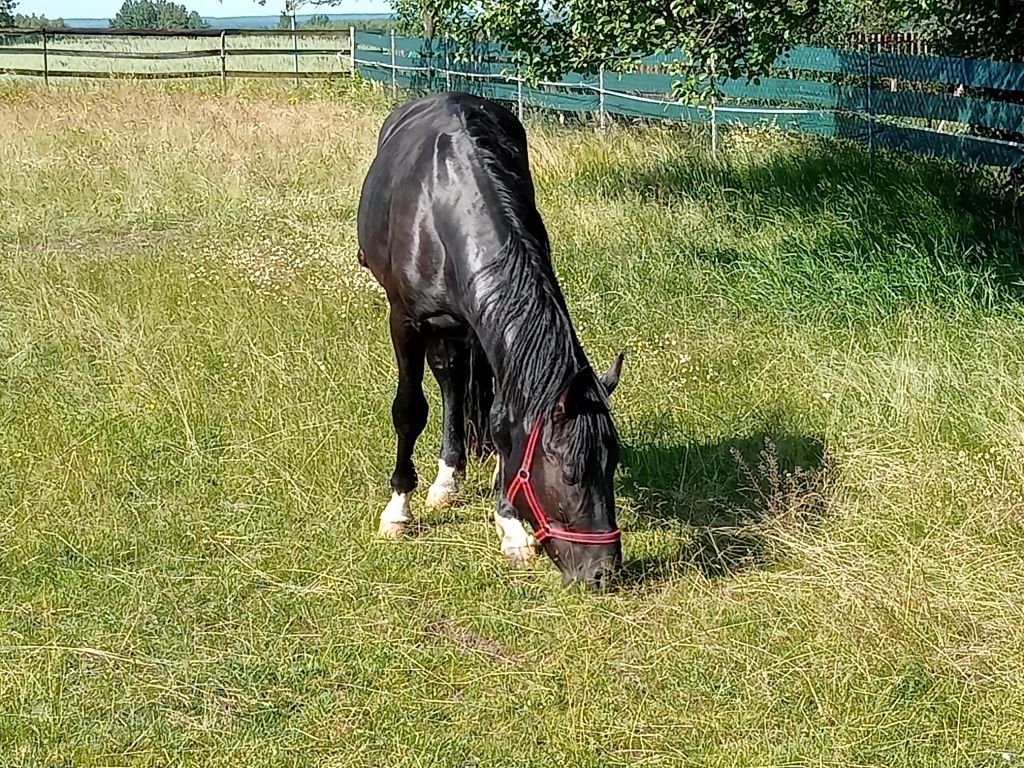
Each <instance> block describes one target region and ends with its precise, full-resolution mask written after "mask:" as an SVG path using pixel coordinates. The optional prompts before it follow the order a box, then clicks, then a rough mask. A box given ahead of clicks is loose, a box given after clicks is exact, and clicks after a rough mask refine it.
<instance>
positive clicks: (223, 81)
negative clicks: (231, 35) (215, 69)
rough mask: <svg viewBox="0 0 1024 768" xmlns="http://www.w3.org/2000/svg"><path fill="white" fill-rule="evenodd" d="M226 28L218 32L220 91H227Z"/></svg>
mask: <svg viewBox="0 0 1024 768" xmlns="http://www.w3.org/2000/svg"><path fill="white" fill-rule="evenodd" d="M227 36H228V33H227V30H224V31H222V32H221V33H220V92H221V93H227V91H228V44H227Z"/></svg>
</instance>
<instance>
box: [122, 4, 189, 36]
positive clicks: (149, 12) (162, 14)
mask: <svg viewBox="0 0 1024 768" xmlns="http://www.w3.org/2000/svg"><path fill="white" fill-rule="evenodd" d="M110 26H112V27H117V28H119V29H202V28H204V27H207V26H209V25H208V24H206V22H204V21H203V20H202V19H201V18H200V16H199V14H198V13H196V12H195V11H192V12H191V13H189V11H188V10H187V9H186V8H185V6H184V5H178V4H177V3H173V2H170V0H125V2H124V5H122V6H121V10H120V11H118V12H117V16H115V17H114V18H113V19H112V20H111V22H110Z"/></svg>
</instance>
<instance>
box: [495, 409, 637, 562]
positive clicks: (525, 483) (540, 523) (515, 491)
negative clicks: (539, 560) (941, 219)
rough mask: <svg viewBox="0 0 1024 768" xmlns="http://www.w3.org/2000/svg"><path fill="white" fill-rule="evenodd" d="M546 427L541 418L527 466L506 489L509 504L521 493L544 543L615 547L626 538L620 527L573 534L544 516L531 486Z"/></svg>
mask: <svg viewBox="0 0 1024 768" xmlns="http://www.w3.org/2000/svg"><path fill="white" fill-rule="evenodd" d="M542 424H543V420H542V419H541V418H540V417H539V416H538V417H537V421H536V422H535V423H534V425H533V429H531V430H530V436H529V437H528V438H527V440H526V450H525V451H524V452H523V463H522V465H520V467H519V471H518V472H516V476H515V477H514V478H512V482H511V483H509V484H508V488H507V489H506V490H505V495H506V496H507V497H508V501H509V503H510V504H515V501H516V496H518V495H519V494H520V493H522V494H523V495H524V496H525V497H526V503H527V505H529V507H530V511H531V512H533V517H534V520H536V525H535V526H534V532H533V533H534V536H535V537H536V539H537V541H538V542H539V543H541V544H543V543H544V542H545V541H547V540H548V539H561V540H562V541H571V542H573V543H574V544H614V543H615V542H617V541H618V540H619V537H620V536H621V535H622V531H621V530H620V529H618V528H616V529H615V530H613V531H605V532H602V533H590V532H588V531H570V530H569V529H568V528H566V527H565V526H563V525H561V524H559V523H556V522H553V521H551V520H549V519H548V516H547V515H545V514H544V509H543V507H541V505H540V502H539V501H537V496H536V494H534V492H533V486H532V485H531V484H530V467H531V465H532V464H533V454H534V453H535V452H536V450H537V443H538V442H540V432H541V426H542Z"/></svg>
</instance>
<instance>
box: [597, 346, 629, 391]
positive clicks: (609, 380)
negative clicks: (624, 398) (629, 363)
mask: <svg viewBox="0 0 1024 768" xmlns="http://www.w3.org/2000/svg"><path fill="white" fill-rule="evenodd" d="M625 358H626V353H625V352H619V354H617V355H616V356H615V360H614V361H613V362H612V367H611V368H609V369H608V370H607V371H605V374H604V376H602V377H601V384H602V386H604V391H605V392H607V393H608V396H609V397H611V394H612V392H614V391H615V388H616V387H617V386H619V377H620V376H622V361H623V360H624V359H625Z"/></svg>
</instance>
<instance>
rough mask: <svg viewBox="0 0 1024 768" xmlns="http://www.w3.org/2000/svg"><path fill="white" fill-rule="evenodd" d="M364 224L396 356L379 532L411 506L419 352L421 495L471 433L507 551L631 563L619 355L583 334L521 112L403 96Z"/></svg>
mask: <svg viewBox="0 0 1024 768" xmlns="http://www.w3.org/2000/svg"><path fill="white" fill-rule="evenodd" d="M358 230H359V261H360V263H361V264H362V265H363V266H365V267H368V268H369V269H370V271H371V272H372V273H373V275H374V277H375V278H376V279H377V281H378V282H379V283H380V284H381V285H382V286H383V288H384V290H385V292H386V294H387V297H388V302H389V304H390V316H389V324H390V328H391V340H392V343H393V345H394V349H395V357H396V360H397V363H398V391H397V394H396V396H395V399H394V402H393V404H392V417H393V419H394V426H395V432H396V433H397V437H398V451H397V453H398V455H397V458H396V461H395V470H394V473H393V474H392V476H391V488H392V491H393V495H392V498H391V501H390V503H388V505H387V507H386V508H385V510H384V512H383V513H382V514H381V519H380V533H381V534H382V535H385V536H398V535H401V534H402V533H403V532H404V531H405V530H406V528H407V526H408V524H409V523H410V522H412V514H411V512H410V507H409V496H410V494H411V492H412V491H413V489H415V487H416V485H417V477H416V470H415V468H414V466H413V462H412V454H413V446H414V444H415V442H416V439H417V438H418V437H419V435H420V433H421V432H422V431H423V428H424V427H425V426H426V421H427V401H426V399H425V398H424V396H423V387H422V385H423V362H424V359H426V361H427V363H428V364H429V365H430V369H431V371H433V373H434V376H435V377H436V379H437V382H438V384H439V386H440V389H441V396H442V400H443V408H444V422H443V443H442V447H441V453H440V461H439V462H438V476H437V479H436V480H435V482H434V483H433V485H432V486H431V487H430V491H429V492H428V494H427V506H435V505H440V504H447V503H450V502H451V501H452V499H453V497H454V494H455V491H456V490H457V485H456V481H457V478H458V477H459V476H461V475H462V473H464V472H465V466H466V455H467V446H468V448H469V449H470V450H471V451H473V452H474V453H476V454H477V455H480V456H485V455H487V454H488V453H490V452H491V451H493V450H495V449H496V450H497V453H498V454H499V461H498V469H497V470H496V473H495V484H497V481H498V478H499V477H501V478H502V480H503V482H502V486H503V488H504V493H503V494H499V501H498V505H497V509H496V511H495V517H494V520H495V525H496V526H497V529H498V533H499V535H500V536H501V549H502V552H504V553H505V555H506V556H507V557H508V558H509V559H510V560H512V561H513V562H523V561H525V560H527V559H529V558H530V557H531V556H532V554H533V553H534V551H535V548H536V545H537V543H540V544H542V545H543V546H544V549H545V550H546V551H547V553H548V555H549V556H550V557H551V559H552V560H553V561H554V562H555V564H556V565H557V566H558V568H559V570H560V571H561V572H562V575H563V580H564V581H565V582H570V581H583V582H585V583H586V584H587V585H588V586H591V587H600V586H602V585H604V584H606V583H607V582H609V580H610V579H611V577H613V576H614V575H615V574H616V572H618V570H619V569H620V568H621V565H622V548H621V541H620V535H619V530H618V528H617V527H616V523H615V495H614V489H613V476H614V474H615V469H616V465H617V463H618V459H619V456H618V436H617V433H616V430H615V425H614V423H613V422H612V418H611V415H610V413H609V407H608V396H609V395H610V394H611V392H612V390H614V388H615V386H616V384H617V383H618V379H619V375H620V373H621V368H622V355H621V354H620V355H619V356H618V357H617V358H616V360H615V362H614V363H613V365H612V367H611V368H610V369H609V371H608V372H607V373H606V374H604V376H603V377H600V378H599V377H598V376H597V375H596V374H595V373H594V371H593V369H592V368H591V366H590V363H589V362H588V360H587V357H586V354H585V353H584V351H583V348H582V346H581V345H580V342H579V339H578V338H577V336H576V332H575V329H574V328H573V325H572V322H571V320H570V318H569V312H568V309H567V307H566V304H565V299H564V298H563V296H562V292H561V289H560V288H559V285H558V281H557V280H556V278H555V273H554V270H553V268H552V264H551V249H550V244H549V242H548V235H547V231H546V230H545V227H544V223H543V221H542V220H541V216H540V214H539V212H538V211H537V207H536V201H535V193H534V186H533V179H532V177H531V175H530V169H529V163H528V159H527V148H526V131H525V129H524V128H523V126H522V124H521V123H520V122H519V120H518V119H516V117H515V116H514V115H513V114H512V113H511V112H509V111H508V110H506V109H505V108H503V107H501V106H499V105H498V104H496V103H494V102H491V101H487V100H485V99H481V98H478V97H476V96H472V95H470V94H465V93H442V94H436V95H431V96H427V97H425V98H421V99H417V100H415V101H412V102H410V103H408V104H406V105H404V106H402V107H399V108H398V109H396V110H395V111H394V112H392V113H391V114H390V115H389V116H388V117H387V119H386V120H385V121H384V124H383V126H382V127H381V130H380V135H379V137H378V142H377V155H376V157H375V158H374V161H373V164H372V165H371V166H370V170H369V172H368V173H367V175H366V179H365V181H364V183H363V189H362V195H361V198H360V201H359V215H358ZM522 522H528V523H530V525H531V526H532V528H533V535H532V536H531V535H530V534H529V533H528V532H527V530H526V528H525V527H524V526H523V524H522Z"/></svg>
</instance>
